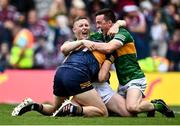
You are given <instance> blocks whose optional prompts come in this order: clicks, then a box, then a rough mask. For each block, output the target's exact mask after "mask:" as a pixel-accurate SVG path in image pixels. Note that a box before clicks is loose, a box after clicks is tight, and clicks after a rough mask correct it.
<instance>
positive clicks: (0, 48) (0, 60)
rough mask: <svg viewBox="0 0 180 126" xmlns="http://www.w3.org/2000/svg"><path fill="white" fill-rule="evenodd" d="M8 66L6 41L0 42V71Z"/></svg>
mask: <svg viewBox="0 0 180 126" xmlns="http://www.w3.org/2000/svg"><path fill="white" fill-rule="evenodd" d="M7 67H9V48H8V46H7V44H6V43H1V44H0V72H4V71H5V69H6V68H7Z"/></svg>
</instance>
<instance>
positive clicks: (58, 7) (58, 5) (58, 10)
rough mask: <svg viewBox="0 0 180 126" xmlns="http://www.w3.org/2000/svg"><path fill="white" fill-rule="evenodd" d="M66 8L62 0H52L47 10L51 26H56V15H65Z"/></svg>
mask: <svg viewBox="0 0 180 126" xmlns="http://www.w3.org/2000/svg"><path fill="white" fill-rule="evenodd" d="M66 14H67V8H66V6H65V2H64V0H54V1H53V2H52V4H51V5H50V8H49V10H48V15H47V16H48V23H49V25H50V26H51V27H52V28H55V27H56V17H57V16H58V15H66Z"/></svg>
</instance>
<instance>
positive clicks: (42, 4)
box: [34, 0, 54, 19]
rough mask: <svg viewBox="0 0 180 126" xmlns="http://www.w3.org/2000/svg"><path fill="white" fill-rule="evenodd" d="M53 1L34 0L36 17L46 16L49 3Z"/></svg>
mask: <svg viewBox="0 0 180 126" xmlns="http://www.w3.org/2000/svg"><path fill="white" fill-rule="evenodd" d="M53 1H54V0H34V3H35V9H36V10H37V17H38V18H41V19H44V18H46V16H47V13H48V11H49V5H51V3H52V2H53Z"/></svg>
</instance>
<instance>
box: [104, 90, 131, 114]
mask: <svg viewBox="0 0 180 126" xmlns="http://www.w3.org/2000/svg"><path fill="white" fill-rule="evenodd" d="M106 107H107V109H108V110H110V111H112V112H114V113H117V114H118V115H120V116H123V117H128V116H133V114H131V113H130V112H129V111H127V108H126V102H125V99H124V98H123V97H122V96H120V95H119V94H117V93H115V94H114V95H113V96H112V97H111V99H110V100H109V101H108V102H107V104H106Z"/></svg>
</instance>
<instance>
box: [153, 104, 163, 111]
mask: <svg viewBox="0 0 180 126" xmlns="http://www.w3.org/2000/svg"><path fill="white" fill-rule="evenodd" d="M153 105H154V109H155V110H157V111H162V110H163V105H162V104H159V103H153Z"/></svg>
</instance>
